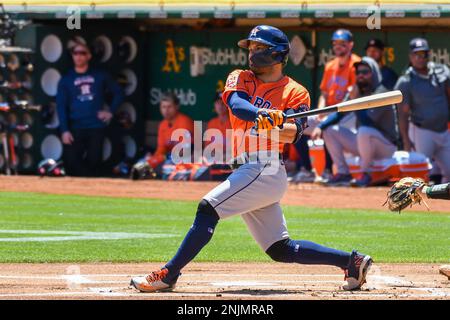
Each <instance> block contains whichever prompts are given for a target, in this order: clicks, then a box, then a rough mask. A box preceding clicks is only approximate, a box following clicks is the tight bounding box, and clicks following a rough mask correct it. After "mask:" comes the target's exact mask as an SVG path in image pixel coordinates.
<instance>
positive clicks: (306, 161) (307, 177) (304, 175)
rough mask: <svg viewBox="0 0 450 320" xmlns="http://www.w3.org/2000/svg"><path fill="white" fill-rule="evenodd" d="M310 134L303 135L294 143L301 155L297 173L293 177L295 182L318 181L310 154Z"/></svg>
mask: <svg viewBox="0 0 450 320" xmlns="http://www.w3.org/2000/svg"><path fill="white" fill-rule="evenodd" d="M309 139H310V137H309V136H308V135H302V136H301V138H300V139H299V140H298V141H297V142H296V143H295V144H294V145H293V146H294V147H295V149H296V151H297V153H298V155H299V157H298V160H297V162H296V165H297V170H298V172H297V174H296V175H295V177H294V178H293V182H295V183H312V182H314V181H316V179H317V177H316V171H315V170H314V169H313V167H312V165H311V159H310V156H309V145H308V140H309Z"/></svg>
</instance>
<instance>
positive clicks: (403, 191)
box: [383, 178, 428, 213]
mask: <svg viewBox="0 0 450 320" xmlns="http://www.w3.org/2000/svg"><path fill="white" fill-rule="evenodd" d="M425 186H426V184H425V181H423V180H422V179H420V178H403V179H401V180H400V181H398V182H396V183H395V184H394V185H393V186H392V188H391V190H389V191H388V193H387V199H386V202H385V203H384V204H383V206H384V205H386V203H387V204H388V207H389V210H391V211H398V213H400V211H402V210H403V209H405V208H406V207H408V206H411V207H412V205H413V204H416V203H419V204H420V203H421V201H423V202H424V204H425V206H426V207H427V208H428V205H427V204H426V202H425V201H424V200H423V197H422V189H423V187H425Z"/></svg>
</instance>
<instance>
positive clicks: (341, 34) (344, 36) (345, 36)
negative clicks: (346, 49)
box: [331, 29, 353, 41]
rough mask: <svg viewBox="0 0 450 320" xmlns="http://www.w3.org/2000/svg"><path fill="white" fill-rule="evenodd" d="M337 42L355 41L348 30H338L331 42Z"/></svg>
mask: <svg viewBox="0 0 450 320" xmlns="http://www.w3.org/2000/svg"><path fill="white" fill-rule="evenodd" d="M335 40H344V41H353V34H352V33H351V32H350V31H349V30H347V29H338V30H336V31H335V32H334V33H333V36H332V37H331V41H335Z"/></svg>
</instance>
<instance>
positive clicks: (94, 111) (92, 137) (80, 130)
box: [56, 43, 123, 176]
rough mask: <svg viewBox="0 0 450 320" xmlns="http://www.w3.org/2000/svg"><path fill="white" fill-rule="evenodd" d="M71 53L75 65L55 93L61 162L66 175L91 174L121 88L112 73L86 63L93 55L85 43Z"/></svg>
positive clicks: (96, 168)
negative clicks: (61, 152) (62, 153)
mask: <svg viewBox="0 0 450 320" xmlns="http://www.w3.org/2000/svg"><path fill="white" fill-rule="evenodd" d="M71 55H72V60H73V63H74V68H73V69H72V70H70V71H69V72H68V73H67V74H66V75H64V76H63V77H62V78H61V80H60V81H59V83H58V91H57V95H56V105H57V111H58V117H59V122H60V130H61V138H62V141H63V144H64V165H65V168H66V171H67V174H68V175H72V176H94V175H98V173H99V166H100V165H101V162H102V152H103V140H104V138H105V128H106V127H107V125H108V123H109V122H110V120H111V119H112V117H113V114H114V112H115V111H116V110H117V108H118V106H119V105H120V103H121V102H122V100H123V92H122V88H121V87H120V86H119V85H118V83H117V82H116V81H115V80H113V78H112V77H111V75H109V74H108V73H106V72H104V71H102V70H100V69H96V68H92V67H90V66H89V61H90V60H91V57H92V55H91V52H90V50H89V47H88V46H87V45H85V44H84V43H76V44H75V45H74V46H73V47H72V49H71ZM110 97H112V98H111V99H108V98H110ZM108 102H110V103H109V109H108V110H106V109H105V105H106V104H108Z"/></svg>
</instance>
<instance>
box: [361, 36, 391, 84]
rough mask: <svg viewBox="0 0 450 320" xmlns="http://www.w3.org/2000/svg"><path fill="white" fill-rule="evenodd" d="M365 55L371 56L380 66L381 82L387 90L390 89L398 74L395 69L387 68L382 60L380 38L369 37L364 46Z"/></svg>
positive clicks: (382, 50)
mask: <svg viewBox="0 0 450 320" xmlns="http://www.w3.org/2000/svg"><path fill="white" fill-rule="evenodd" d="M365 50H366V56H368V57H370V58H372V59H373V60H375V61H376V62H377V63H378V66H379V67H380V71H381V76H382V77H383V80H382V81H381V84H382V85H383V86H384V87H385V88H386V89H388V90H392V89H393V88H394V86H395V83H396V82H397V79H398V75H397V73H395V71H394V70H393V69H391V68H389V67H388V66H387V65H385V64H384V62H383V56H384V43H383V41H381V40H380V39H370V40H369V41H368V42H367V44H366V47H365Z"/></svg>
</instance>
